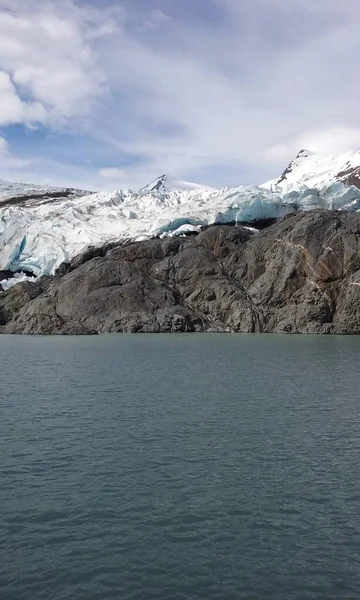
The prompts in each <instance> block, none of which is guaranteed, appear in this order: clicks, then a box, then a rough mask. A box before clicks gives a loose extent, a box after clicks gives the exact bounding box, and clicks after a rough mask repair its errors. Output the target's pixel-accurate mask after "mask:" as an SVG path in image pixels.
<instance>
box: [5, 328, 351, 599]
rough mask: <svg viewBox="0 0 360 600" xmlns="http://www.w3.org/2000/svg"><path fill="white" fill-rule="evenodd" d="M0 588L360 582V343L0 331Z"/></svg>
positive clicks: (187, 591) (173, 593) (37, 591)
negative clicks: (0, 333)
mask: <svg viewBox="0 0 360 600" xmlns="http://www.w3.org/2000/svg"><path fill="white" fill-rule="evenodd" d="M0 360H1V388H0V398H1V399H0V456H1V479H0V598H1V600H33V599H34V600H50V599H51V600H65V599H69V600H95V599H96V600H107V599H119V600H124V599H133V600H183V599H191V600H192V599H194V600H195V599H199V600H215V599H219V600H223V599H224V600H239V599H245V598H246V599H251V600H263V599H264V600H269V599H273V600H295V599H296V600H303V599H304V600H305V599H316V600H319V599H323V600H332V599H334V600H335V599H336V600H338V599H344V598H346V599H354V600H355V599H356V600H358V598H359V593H360V393H359V365H360V338H346V337H312V336H310V337H306V336H303V337H301V336H299V337H298V336H295V337H286V336H246V335H244V336H231V335H210V334H208V335H200V334H199V335H195V334H194V335H192V334H185V335H168V336H166V335H158V336H156V335H155V336H152V335H139V336H131V335H129V336H126V335H124V336H99V337H83V338H82V337H8V336H0Z"/></svg>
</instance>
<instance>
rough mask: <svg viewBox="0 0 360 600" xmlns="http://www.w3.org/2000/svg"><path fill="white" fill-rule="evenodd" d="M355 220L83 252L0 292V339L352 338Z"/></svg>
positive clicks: (358, 317) (359, 326) (303, 221)
mask: <svg viewBox="0 0 360 600" xmlns="http://www.w3.org/2000/svg"><path fill="white" fill-rule="evenodd" d="M359 236H360V215H358V214H350V213H336V212H330V211H325V210H316V211H310V212H307V213H297V214H293V215H290V216H288V217H286V218H284V219H283V220H281V221H279V222H278V223H276V224H274V225H272V226H270V227H268V228H267V229H265V230H263V231H261V232H259V233H255V234H252V233H251V232H250V231H249V230H248V229H246V228H245V227H232V226H227V225H218V226H214V227H209V228H206V229H205V230H204V231H202V232H201V233H200V234H199V235H197V236H190V237H184V238H174V239H164V240H160V239H153V240H147V241H144V242H138V243H129V242H127V243H125V244H124V243H120V242H119V244H117V245H116V244H111V245H109V246H105V247H103V248H98V249H95V248H90V249H88V250H87V251H86V252H84V253H83V254H82V255H80V256H78V257H76V258H75V259H74V260H73V261H72V263H70V264H65V265H61V266H60V268H59V270H58V275H57V276H56V277H54V278H41V279H40V280H38V281H37V282H35V283H28V282H27V283H20V284H17V285H15V286H14V287H13V288H11V289H10V290H8V291H6V292H4V291H3V292H0V330H1V332H3V333H58V334H91V333H97V332H99V333H102V332H144V333H145V332H156V333H157V332H169V333H170V332H191V331H224V332H246V333H250V332H265V333H271V332H275V333H316V334H318V333H319V334H320V333H324V334H325V333H326V334H328V333H347V334H348V333H356V334H357V333H360V246H359Z"/></svg>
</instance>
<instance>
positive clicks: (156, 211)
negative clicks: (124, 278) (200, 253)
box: [0, 153, 360, 288]
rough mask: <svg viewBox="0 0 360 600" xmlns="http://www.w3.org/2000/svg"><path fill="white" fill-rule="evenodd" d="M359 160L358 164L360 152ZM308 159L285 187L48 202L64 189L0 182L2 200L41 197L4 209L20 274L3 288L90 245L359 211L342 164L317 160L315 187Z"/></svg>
mask: <svg viewBox="0 0 360 600" xmlns="http://www.w3.org/2000/svg"><path fill="white" fill-rule="evenodd" d="M357 158H358V163H357V164H358V165H359V164H360V153H358V156H357ZM308 159H309V157H308V156H306V157H305V156H304V157H303V158H302V157H300V158H298V159H296V161H297V164H295V162H296V161H293V163H292V170H291V171H289V174H288V175H287V178H286V180H284V181H283V182H280V183H279V182H278V180H274V181H273V182H268V183H267V184H264V186H261V187H255V186H246V187H245V186H239V187H234V188H224V189H221V190H217V189H214V188H206V187H205V186H202V187H201V188H199V187H197V188H195V189H193V186H194V185H196V184H191V183H188V182H180V183H179V184H177V182H174V181H172V180H170V181H169V178H166V177H164V176H163V177H161V178H159V179H158V180H156V181H155V182H153V183H152V184H150V185H149V186H146V187H145V188H143V189H142V190H140V191H139V192H132V191H130V190H128V191H124V190H119V191H115V192H112V193H105V192H100V193H96V194H91V195H84V196H82V197H79V196H78V197H76V196H69V197H65V198H55V199H52V200H51V201H49V200H46V201H44V199H43V197H42V196H41V194H48V193H50V192H54V191H55V192H56V191H59V190H56V189H55V188H40V187H38V186H21V185H20V184H8V183H6V184H4V183H2V182H0V202H1V201H3V200H4V199H6V198H10V197H14V196H15V197H16V196H23V195H26V194H28V195H30V194H39V195H40V196H39V198H38V199H35V200H34V199H32V200H31V202H30V203H29V202H28V203H26V202H25V203H20V204H17V203H15V204H13V205H9V206H5V207H4V206H3V207H1V204H0V270H10V271H12V272H16V273H19V274H18V275H17V278H15V279H9V280H7V281H2V282H1V284H2V286H3V287H4V288H6V287H9V286H10V285H12V284H14V283H16V282H17V281H18V280H21V279H24V275H22V274H21V272H22V271H27V272H29V271H31V272H32V273H34V274H35V275H36V276H40V275H43V274H54V272H55V269H56V268H57V267H58V266H59V265H60V263H61V262H63V261H69V260H71V259H72V258H73V257H74V256H75V255H76V254H78V253H79V252H81V251H82V250H84V249H85V248H86V247H88V246H99V245H102V244H104V243H107V242H111V241H117V240H124V239H132V240H143V239H147V238H150V237H153V236H156V235H160V236H173V235H181V234H184V233H186V232H188V231H198V230H199V229H200V228H201V226H203V225H209V224H214V223H228V222H242V223H247V224H249V225H250V224H251V225H254V226H255V227H256V221H257V220H262V219H268V218H280V217H283V216H285V215H287V214H289V213H291V212H293V211H294V210H311V209H313V208H329V209H336V210H351V211H358V210H360V189H358V188H356V187H353V186H351V187H349V186H346V185H344V184H342V183H339V182H335V181H334V176H333V175H334V170H336V171H337V170H338V168H339V167H338V163H339V161H338V162H336V161H335V162H336V165H335V167H334V165H333V162H331V161H328V166H327V167H326V164H325V163H324V162H320V163H319V162H318V163H316V161H315V159H314V157H312V158H311V168H313V169H314V170H315V169H316V168H317V169H318V170H319V171H320V169H321V175H318V179H319V178H320V180H321V181H319V182H318V183H316V177H317V174H316V172H315V171H314V172H311V173H309V169H308V170H307V172H308V174H309V177H308V179H307V180H306V181H311V182H312V183H316V186H314V187H309V186H308V185H307V183H306V182H304V180H305V179H306V167H305V166H304V162H306V161H308ZM318 160H320V159H318ZM321 160H322V161H324V160H325V159H324V158H323V159H321ZM347 160H348V159H347ZM354 161H355V159H354ZM345 162H346V161H345ZM355 162H356V161H355ZM340 163H341V164H343V160H340ZM329 164H330V166H329ZM320 165H321V166H320ZM326 168H327V169H328V171H327V176H325V173H326ZM341 169H342V167H340V170H341ZM296 170H297V176H295V175H294V173H295V171H296ZM337 172H338V171H337ZM296 177H297V179H296ZM177 185H178V187H179V188H180V189H176V187H177ZM30 190H31V191H30Z"/></svg>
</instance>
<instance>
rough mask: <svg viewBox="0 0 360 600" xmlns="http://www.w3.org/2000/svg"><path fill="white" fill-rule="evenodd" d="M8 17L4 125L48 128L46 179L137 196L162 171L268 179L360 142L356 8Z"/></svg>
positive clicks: (43, 4) (43, 161)
mask: <svg viewBox="0 0 360 600" xmlns="http://www.w3.org/2000/svg"><path fill="white" fill-rule="evenodd" d="M195 4H196V7H195ZM0 8H3V11H2V13H0V70H1V71H2V74H1V75H0V125H1V124H2V125H3V126H6V125H9V124H11V123H23V124H24V125H25V126H34V125H38V126H41V128H43V130H44V136H46V138H44V144H43V146H41V143H40V142H39V140H38V138H36V139H37V145H36V151H35V149H34V148H32V154H31V156H29V158H30V159H31V160H32V161H33V162H35V163H36V165H37V168H36V170H35V171H33V173H35V172H36V176H38V177H41V175H42V174H43V176H46V177H48V178H49V177H50V178H51V177H52V178H53V179H54V178H55V179H56V180H57V181H60V180H62V178H63V183H64V184H65V185H70V184H72V182H75V181H76V182H79V181H81V182H84V181H85V183H86V181H88V182H89V186H90V184H91V186H96V187H102V186H108V185H115V184H118V183H119V184H121V185H122V186H124V187H132V188H135V187H137V186H139V187H140V186H141V185H144V184H146V183H147V182H148V181H150V180H152V179H153V178H154V177H155V176H157V175H159V174H160V173H164V172H167V173H169V174H170V175H173V176H174V177H176V178H178V179H187V180H195V181H196V180H200V181H204V182H205V183H209V184H214V185H227V184H228V185H231V184H234V185H235V184H237V183H251V182H254V183H261V182H262V181H264V180H267V179H269V178H270V177H272V176H276V175H278V173H279V172H280V171H281V170H282V169H283V167H284V166H285V164H286V163H287V162H288V161H289V160H290V159H291V158H292V157H293V155H294V154H295V153H296V152H297V151H298V150H299V149H300V148H302V147H309V148H310V149H331V150H334V151H337V150H341V149H343V148H345V147H348V146H355V145H356V146H359V145H360V139H359V136H358V131H359V130H360V115H359V111H358V106H357V98H358V96H359V92H360V84H359V82H358V78H357V77H356V57H357V56H358V55H359V52H360V38H359V36H358V31H357V29H358V27H357V23H358V22H359V19H360V3H358V2H354V1H353V0H344V2H343V3H330V4H329V2H328V0H317V2H314V1H313V0H293V2H291V3H289V2H288V0H274V1H273V2H271V3H270V2H268V0H244V1H242V2H240V1H238V0H207V1H206V2H200V0H199V1H198V2H197V3H194V2H193V0H183V2H182V3H177V2H164V1H162V0H158V1H157V2H155V1H154V0H146V2H145V1H144V0H132V1H131V2H129V1H128V0H117V1H116V2H115V0H108V1H107V2H106V3H103V2H100V0H91V2H90V0H81V1H80V0H77V1H75V0H56V2H54V0H26V2H24V1H23V0H11V1H10V0H0ZM10 135H11V134H9V136H7V137H8V138H9V140H10V141H11V145H12V147H13V146H14V147H15V149H16V152H17V153H18V154H19V153H20V154H22V153H23V152H24V151H23V150H22V149H21V144H20V141H21V140H19V139H12V138H11V137H10ZM29 135H31V133H30V134H29ZM49 135H51V136H52V138H51V139H52V140H53V147H51V145H50V144H49V143H45V141H47V140H48V136H49ZM75 141H76V148H77V153H75V151H74V145H75ZM18 148H19V149H20V152H18V150H17V149H18ZM42 148H43V150H42ZM45 148H46V150H45ZM49 150H50V151H51V155H50V156H49V155H48V152H49ZM85 156H86V157H87V158H88V159H89V162H86V161H85V160H84V159H83V157H85ZM25 158H28V156H26V157H25ZM114 164H116V165H119V166H118V168H114V167H109V166H108V165H114ZM50 170H51V172H50ZM25 174H26V172H25V170H24V175H25ZM89 186H87V187H89Z"/></svg>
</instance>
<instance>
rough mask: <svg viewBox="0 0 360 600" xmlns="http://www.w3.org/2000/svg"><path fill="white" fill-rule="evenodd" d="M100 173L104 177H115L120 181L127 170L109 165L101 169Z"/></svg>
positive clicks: (114, 178)
mask: <svg viewBox="0 0 360 600" xmlns="http://www.w3.org/2000/svg"><path fill="white" fill-rule="evenodd" d="M99 175H100V177H103V178H104V179H113V180H115V181H119V180H122V179H124V178H125V177H126V171H124V170H123V169H117V168H116V167H108V168H104V169H100V170H99Z"/></svg>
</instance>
